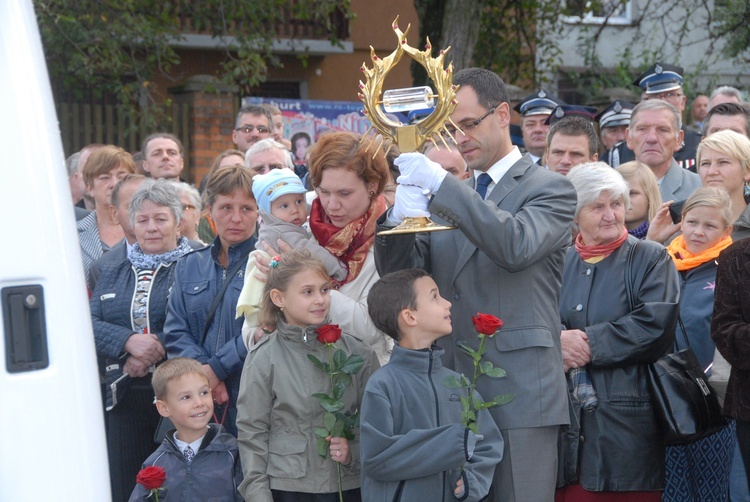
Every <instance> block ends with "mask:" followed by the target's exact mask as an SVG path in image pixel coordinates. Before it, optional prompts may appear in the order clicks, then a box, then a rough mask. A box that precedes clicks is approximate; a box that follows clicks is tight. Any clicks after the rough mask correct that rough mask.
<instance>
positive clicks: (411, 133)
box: [359, 16, 458, 235]
mask: <svg viewBox="0 0 750 502" xmlns="http://www.w3.org/2000/svg"><path fill="white" fill-rule="evenodd" d="M409 29H411V24H409V25H408V26H407V27H406V31H401V29H400V28H399V27H398V16H397V17H396V19H395V20H394V21H393V31H394V32H395V34H396V37H397V39H398V44H397V46H396V50H394V51H393V52H392V53H391V54H389V55H388V56H387V57H385V58H379V57H378V55H377V54H375V49H373V48H372V46H370V58H371V59H372V68H368V67H367V65H366V64H365V63H362V67H361V68H360V69H361V71H362V73H363V74H364V77H365V81H364V82H362V81H360V82H359V89H360V92H359V98H360V99H361V100H362V102H363V103H364V107H365V109H364V114H365V115H366V116H367V118H368V119H369V120H370V122H372V127H371V128H370V130H372V128H373V127H374V128H375V129H377V131H378V132H379V133H380V134H382V136H383V138H385V139H390V140H391V141H393V142H394V143H396V144H397V145H398V148H399V150H400V151H401V152H403V153H407V152H416V151H417V150H419V149H420V148H421V147H422V145H424V143H425V142H426V141H431V142H433V143H434V144H435V146H438V145H437V143H436V141H435V137H437V138H439V139H440V140H441V141H442V143H443V145H444V146H445V147H446V148H449V149H450V146H449V145H448V144H447V143H446V141H445V139H444V138H443V136H449V137H451V138H452V139H453V140H454V142H455V138H453V136H452V135H451V133H450V131H448V129H446V127H445V125H446V123H451V124H453V126H454V127H456V129H458V127H457V126H456V125H455V124H454V123H453V121H451V119H450V116H451V114H452V113H453V111H454V110H455V108H456V103H457V102H456V91H457V90H458V86H455V85H453V64H452V63H451V64H449V65H448V67H447V68H445V67H444V65H445V55H446V54H447V53H448V51H449V50H450V47H448V48H446V49H444V50H441V51H440V53H439V54H438V55H437V57H432V44H431V43H430V39H429V37H428V38H427V45H426V46H425V50H423V51H420V50H418V49H416V48H414V47H412V46H410V45H409V44H408V42H407V40H406V37H407V35H408V34H409ZM404 54H407V55H408V56H409V57H410V58H411V59H413V60H414V61H416V62H417V63H419V64H420V65H422V67H424V69H425V70H426V71H427V75H428V76H429V77H430V79H431V80H432V82H433V83H434V84H435V90H436V91H437V95H436V96H432V97H434V98H436V102H435V109H434V110H433V112H432V113H430V114H429V115H428V116H427V117H425V118H423V119H421V120H419V121H418V122H417V123H416V124H411V125H404V124H401V123H400V122H394V121H393V120H391V119H390V118H388V116H387V115H386V114H385V112H384V110H383V109H382V107H381V106H380V105H381V104H382V103H383V101H382V99H381V95H382V92H383V84H384V83H385V77H386V76H387V75H388V73H389V72H390V71H391V69H393V67H394V66H396V65H397V64H398V63H399V61H401V58H402V57H403V55H404ZM370 130H368V131H367V132H368V133H369V132H370ZM365 137H367V133H365ZM363 139H364V138H363ZM453 228H455V227H449V226H444V225H437V224H435V223H433V222H432V221H430V219H429V218H405V219H404V222H403V223H401V224H400V225H399V226H397V227H395V228H393V229H391V230H387V231H385V232H380V234H383V235H388V234H399V233H415V232H432V231H435V230H452V229H453Z"/></svg>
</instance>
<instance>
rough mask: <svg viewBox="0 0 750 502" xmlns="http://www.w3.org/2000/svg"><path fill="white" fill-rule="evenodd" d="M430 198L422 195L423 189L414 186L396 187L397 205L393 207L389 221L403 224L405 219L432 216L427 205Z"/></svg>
mask: <svg viewBox="0 0 750 502" xmlns="http://www.w3.org/2000/svg"><path fill="white" fill-rule="evenodd" d="M429 203H430V198H429V197H427V195H425V194H423V193H422V189H421V188H420V187H417V186H413V185H398V186H397V187H396V203H395V204H394V205H393V209H392V210H391V215H390V216H389V219H391V220H393V221H394V222H395V223H401V222H402V221H404V218H418V217H425V218H428V217H429V216H430V212H429V211H428V210H427V205H428V204H429Z"/></svg>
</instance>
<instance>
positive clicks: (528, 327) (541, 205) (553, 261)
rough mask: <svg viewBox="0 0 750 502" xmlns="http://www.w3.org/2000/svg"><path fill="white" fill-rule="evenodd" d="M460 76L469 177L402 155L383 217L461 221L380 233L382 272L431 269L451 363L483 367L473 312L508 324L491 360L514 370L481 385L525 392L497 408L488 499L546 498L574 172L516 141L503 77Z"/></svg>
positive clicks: (563, 395) (459, 136)
mask: <svg viewBox="0 0 750 502" xmlns="http://www.w3.org/2000/svg"><path fill="white" fill-rule="evenodd" d="M454 83H455V84H458V85H460V88H459V90H458V92H457V95H456V100H457V101H458V105H457V106H456V109H455V111H454V113H453V115H451V119H452V121H453V123H455V124H457V125H458V126H459V127H460V130H458V129H456V130H455V131H453V129H454V128H453V125H452V124H449V125H448V126H447V127H448V128H449V130H451V132H454V136H455V137H456V140H457V143H458V148H459V151H460V152H461V154H462V155H463V157H464V159H465V160H466V162H467V164H468V166H469V168H470V169H471V170H472V173H471V176H470V177H469V179H468V180H465V181H460V180H458V179H456V178H455V177H454V176H446V172H445V171H444V170H443V169H442V168H441V167H440V166H439V165H437V164H435V163H433V162H431V161H429V160H428V159H427V158H426V157H424V156H423V155H421V154H418V153H408V154H403V155H401V156H400V157H399V158H398V159H397V160H396V162H397V164H398V165H399V168H400V169H401V176H400V177H399V179H398V182H399V183H400V185H399V187H398V188H397V192H396V203H395V205H394V207H393V208H391V209H390V210H389V211H388V212H386V213H385V214H384V215H383V216H381V218H380V220H379V224H380V230H383V229H385V228H387V227H391V226H393V225H395V224H396V223H398V222H399V221H400V220H401V219H402V218H403V217H404V216H415V215H424V214H430V215H431V216H432V218H433V219H434V220H435V221H436V222H440V223H443V224H447V225H453V226H455V227H456V229H455V230H452V231H449V232H430V233H422V234H401V235H390V236H382V235H380V236H377V237H376V239H375V260H376V264H377V267H378V272H379V273H380V274H381V275H384V274H386V273H388V272H391V271H394V270H398V269H403V268H410V267H418V268H423V269H425V270H427V271H428V272H430V273H431V274H432V277H433V278H434V279H435V281H436V283H437V284H438V286H439V288H440V293H441V294H442V295H443V296H444V297H445V298H448V299H450V300H451V301H452V302H453V307H452V319H453V333H452V334H451V335H449V336H448V337H445V338H444V339H442V340H441V341H440V342H439V344H440V346H441V347H443V348H444V349H445V356H444V358H443V362H444V364H446V365H447V366H449V367H450V368H453V369H455V370H457V371H459V372H463V373H464V374H466V375H470V374H472V372H473V363H472V360H471V358H469V357H468V356H467V355H466V354H464V353H463V351H461V350H460V349H457V347H456V344H458V343H465V344H468V345H469V346H471V347H473V348H474V349H476V348H477V347H478V340H477V337H476V336H475V334H474V329H473V327H472V323H471V317H472V316H473V315H476V314H477V312H483V313H488V314H492V315H495V316H497V317H500V318H501V319H502V320H503V321H504V322H505V325H504V326H503V328H502V329H501V330H500V332H499V333H498V334H497V335H495V337H494V338H493V339H492V341H491V342H490V343H489V344H488V345H489V347H488V351H487V353H486V355H485V356H484V357H485V358H486V360H489V361H492V363H493V364H495V365H496V366H499V367H501V368H503V369H505V370H506V372H507V377H505V378H501V379H495V378H480V379H479V381H478V385H477V387H478V391H479V392H480V393H481V394H482V395H483V396H484V397H485V398H486V399H491V398H492V397H494V396H497V395H500V394H514V395H515V397H514V399H513V400H512V401H511V402H510V403H508V404H506V405H503V406H495V407H493V408H490V413H491V414H492V417H493V419H494V420H495V421H496V422H497V424H498V426H499V428H500V429H501V430H502V433H503V437H504V439H505V447H504V452H503V461H502V462H500V464H499V466H498V468H497V470H496V473H495V480H494V482H493V489H492V491H491V492H490V500H495V501H499V500H503V501H506V502H507V501H511V502H512V501H521V500H523V501H545V502H546V501H550V500H552V499H553V497H554V490H555V481H556V474H557V438H558V431H559V426H560V425H564V424H567V423H568V420H569V415H568V397H567V387H566V383H565V375H564V373H563V369H562V355H561V350H560V315H559V310H558V301H559V298H558V297H559V293H560V284H561V268H562V263H563V254H564V251H565V249H566V248H567V246H568V245H569V244H570V240H571V223H572V221H573V213H574V210H575V205H576V194H575V191H574V189H573V187H572V186H571V184H570V183H569V182H568V181H567V180H566V179H565V178H564V177H562V176H560V175H558V174H555V173H551V172H549V171H547V170H546V169H544V168H543V167H541V166H538V165H536V164H535V163H534V162H533V161H532V159H531V158H530V157H529V156H528V155H522V154H521V152H520V151H519V150H518V148H517V147H515V146H513V145H512V143H511V139H510V116H511V111H510V105H509V98H508V92H507V89H506V87H505V84H504V83H503V81H502V79H500V77H498V76H497V75H495V74H494V73H492V72H490V71H488V70H484V69H481V68H469V69H465V70H462V71H459V72H458V73H456V75H455V78H454ZM425 193H427V194H430V195H432V197H431V198H428V196H427V195H424V194H425ZM438 385H439V383H438Z"/></svg>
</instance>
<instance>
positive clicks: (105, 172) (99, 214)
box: [78, 145, 135, 281]
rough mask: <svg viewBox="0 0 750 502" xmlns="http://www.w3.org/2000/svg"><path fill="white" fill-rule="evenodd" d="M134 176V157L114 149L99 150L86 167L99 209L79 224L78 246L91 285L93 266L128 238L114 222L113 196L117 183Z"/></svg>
mask: <svg viewBox="0 0 750 502" xmlns="http://www.w3.org/2000/svg"><path fill="white" fill-rule="evenodd" d="M133 172H135V162H133V157H131V156H130V154H129V153H128V152H126V151H125V150H123V149H122V148H119V147H116V146H114V145H106V146H103V147H102V148H100V149H98V150H96V151H95V152H94V153H92V154H91V156H90V157H89V158H88V160H87V161H86V165H84V166H83V179H84V182H85V183H86V189H87V190H89V192H91V194H92V196H93V198H94V202H95V203H96V208H95V209H94V210H93V211H92V212H91V213H89V214H88V215H87V216H86V217H85V218H83V219H82V220H80V221H79V222H78V242H79V243H80V245H81V256H82V257H83V269H84V272H85V274H86V280H87V281H88V276H89V267H90V266H91V264H92V263H93V262H94V261H95V260H96V259H98V258H99V257H101V256H102V255H103V254H104V253H106V252H107V251H109V250H110V248H111V247H112V246H114V245H115V244H117V243H118V242H120V241H121V240H122V239H123V238H124V237H125V233H124V232H123V230H122V227H121V226H120V225H119V223H117V222H116V221H115V219H114V214H115V213H114V211H113V208H112V200H111V196H112V190H114V188H115V185H116V184H117V182H118V181H120V179H122V178H124V177H125V176H126V175H128V174H132V173H133Z"/></svg>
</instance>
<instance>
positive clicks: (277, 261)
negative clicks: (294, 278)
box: [271, 256, 281, 268]
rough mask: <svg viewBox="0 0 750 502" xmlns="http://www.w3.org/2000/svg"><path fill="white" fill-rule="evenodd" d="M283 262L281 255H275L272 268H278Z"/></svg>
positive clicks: (272, 259)
mask: <svg viewBox="0 0 750 502" xmlns="http://www.w3.org/2000/svg"><path fill="white" fill-rule="evenodd" d="M279 263H281V256H274V257H273V258H271V268H276V267H278V266H279Z"/></svg>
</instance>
